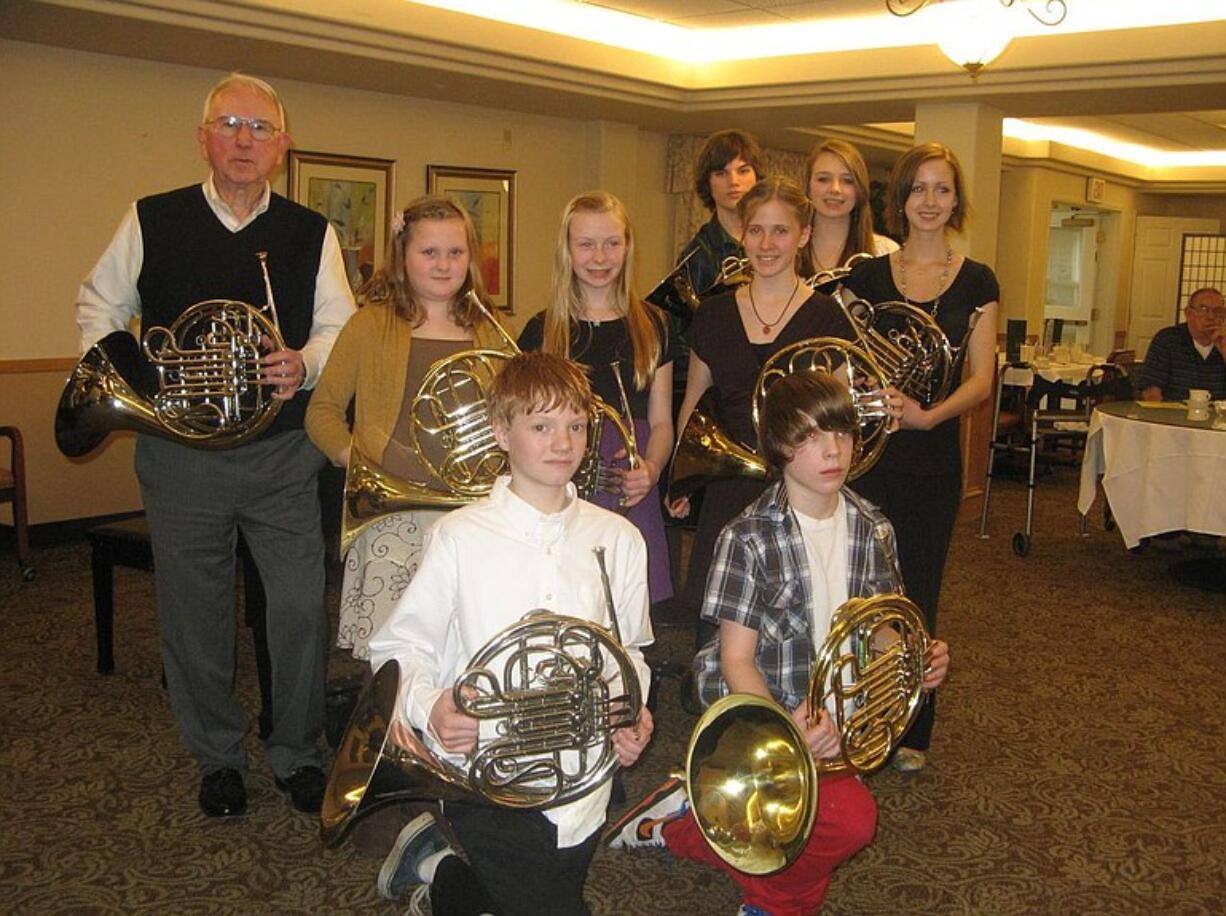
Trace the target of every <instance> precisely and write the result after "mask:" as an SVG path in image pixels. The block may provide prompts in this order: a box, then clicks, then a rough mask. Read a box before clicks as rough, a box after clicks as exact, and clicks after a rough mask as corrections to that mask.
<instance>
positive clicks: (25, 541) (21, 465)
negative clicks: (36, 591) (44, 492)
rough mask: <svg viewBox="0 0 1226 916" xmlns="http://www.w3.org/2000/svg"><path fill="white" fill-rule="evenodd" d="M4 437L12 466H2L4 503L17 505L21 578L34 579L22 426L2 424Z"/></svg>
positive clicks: (0, 481)
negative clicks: (7, 444)
mask: <svg viewBox="0 0 1226 916" xmlns="http://www.w3.org/2000/svg"><path fill="white" fill-rule="evenodd" d="M0 437H4V438H6V439H8V440H9V466H8V467H7V468H4V467H0V503H11V504H12V506H13V532H14V533H15V534H16V537H17V566H18V567H19V568H20V569H21V578H22V579H24V580H25V581H26V582H32V581H34V576H35V571H34V565H33V563H31V561H30V531H29V520H28V518H27V514H26V513H27V509H26V457H25V447H24V446H23V445H22V440H21V430H19V429H18V428H17V427H16V426H0Z"/></svg>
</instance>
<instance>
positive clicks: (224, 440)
mask: <svg viewBox="0 0 1226 916" xmlns="http://www.w3.org/2000/svg"><path fill="white" fill-rule="evenodd" d="M256 256H257V257H258V258H259V261H260V270H261V271H262V272H263V275H264V289H265V293H266V295H267V304H265V305H264V306H263V307H262V308H257V307H256V306H253V305H248V304H247V303H245V302H238V301H236V300H233V299H208V300H205V301H203V302H197V303H196V304H195V305H192V306H191V307H189V308H188V309H186V310H185V311H184V312H183V313H182V314H181V315H180V316H179V317H178V318H176V319H175V321H174V322H173V323H172V324H171V325H170V327H161V326H157V327H152V328H149V329H148V330H147V331H146V332H145V334H144V336H143V337H142V339H141V343H140V345H139V347H138V345H137V343H136V341H135V339H133V337H132V335H131V334H129V333H128V332H126V331H114V332H112V333H110V334H108V335H107V336H106V337H104V338H102V340H100V341H98V343H96V344H94V345H93V346H92V347H90V349H89V350H88V351H87V352H86V353H85V355H84V356H83V357H82V358H81V360H80V362H78V363H77V365H76V367H75V368H74V369H73V371H72V374H71V375H70V376H69V378H68V382H67V384H66V385H65V386H64V391H63V393H62V394H61V395H60V400H59V405H58V406H57V408H56V413H55V441H56V445H57V446H59V449H60V451H61V452H63V453H64V454H65V455H67V456H68V457H70V458H78V457H80V456H82V455H85V454H88V453H89V452H91V451H93V450H94V449H95V448H97V447H98V446H99V445H100V444H101V443H102V440H104V439H105V438H106V437H107V436H108V435H109V434H110V433H112V432H115V431H117V430H125V429H126V430H134V431H136V432H140V433H146V434H148V435H153V436H158V437H159V438H163V439H169V440H170V441H172V442H178V443H180V444H182V445H190V446H193V447H195V448H204V449H227V448H234V447H236V446H239V445H242V444H243V443H245V442H249V441H251V440H252V439H254V438H256V437H257V436H259V435H260V433H262V432H264V430H266V429H267V428H268V427H269V425H270V424H271V423H272V421H273V420H274V419H275V418H276V416H277V413H278V412H279V411H280V409H281V405H282V403H284V402H283V401H281V400H278V399H277V398H274V397H273V396H272V393H271V391H270V390H269V389H270V388H271V387H272V386H271V383H269V382H267V381H266V380H265V379H264V367H263V366H262V365H261V363H260V359H261V357H262V355H263V354H264V353H265V352H271V351H276V350H283V349H285V341H284V340H283V339H282V337H281V331H280V326H279V324H278V322H277V309H276V304H275V302H274V300H273V293H272V283H271V281H270V280H269V276H268V263H267V258H268V255H267V253H266V252H263V251H261V252H257V253H256ZM265 338H267V339H268V340H270V341H271V351H270V350H269V348H268V347H266V346H265V345H264V339H265ZM142 357H143V359H142ZM146 367H151V368H152V369H153V372H154V374H155V376H156V380H157V382H156V390H149V389H148V386H147V385H146V384H145V381H144V372H145V371H146Z"/></svg>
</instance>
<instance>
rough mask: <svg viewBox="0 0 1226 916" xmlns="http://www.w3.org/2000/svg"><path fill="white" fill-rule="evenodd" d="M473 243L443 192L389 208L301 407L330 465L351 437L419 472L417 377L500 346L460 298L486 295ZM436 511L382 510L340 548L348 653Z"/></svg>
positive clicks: (402, 468) (364, 652)
mask: <svg viewBox="0 0 1226 916" xmlns="http://www.w3.org/2000/svg"><path fill="white" fill-rule="evenodd" d="M476 252H477V237H476V231H475V230H474V229H473V224H472V220H471V219H470V218H469V215H468V214H467V213H466V212H465V211H464V210H463V208H461V207H460V206H459V205H457V204H456V203H454V202H453V201H451V200H448V199H446V198H444V197H436V196H426V197H419V198H417V199H416V200H414V201H412V202H410V203H409V205H408V206H407V207H405V208H404V209H403V210H401V211H399V212H397V213H396V214H395V215H394V216H393V218H392V237H391V240H390V241H389V243H388V253H387V259H386V262H385V263H386V265H387V266H386V267H385V268H384V269H383V270H380V271H379V272H377V273H376V274H375V275H374V276H373V277H371V279H370V280H369V281H368V282H367V283H366V284H365V285H364V286H363V287H362V288H361V289H360V290H358V294H357V298H358V303H359V305H360V306H362V307H361V308H359V310H358V312H357V313H356V314H355V315H354V316H353V317H352V318H351V319H350V320H349V322H348V324H346V325H345V327H344V329H343V330H342V331H341V333H340V336H339V337H338V338H337V341H336V346H335V348H334V349H333V351H332V357H331V358H330V359H329V360H328V365H327V366H326V367H325V369H324V372H323V374H322V375H321V376H320V379H319V383H318V384H317V385H316V386H315V392H314V395H313V397H312V398H311V404H310V407H309V408H308V409H307V416H306V430H307V434H308V435H309V436H310V437H311V441H313V442H314V443H315V445H316V446H317V447H318V448H319V449H320V451H322V452H323V453H324V454H325V455H327V457H328V458H329V459H331V461H332V463H333V464H336V465H338V466H340V467H346V466H347V465H348V463H349V458H350V451H351V449H353V448H356V449H357V450H358V451H359V452H360V453H361V454H362V455H363V456H364V457H365V458H366V460H368V461H370V462H373V463H374V464H376V465H378V466H379V467H380V468H382V469H383V470H384V471H386V472H388V473H389V474H392V475H394V476H396V477H399V478H402V479H404V480H412V481H418V482H422V481H426V480H428V479H429V474H428V472H427V470H426V468H424V467H423V466H422V463H421V461H420V459H419V458H418V457H417V455H416V454H415V453H414V451H413V449H412V448H411V447H410V445H409V443H410V441H411V432H412V423H413V420H412V411H411V405H412V401H413V398H414V396H415V395H416V393H417V391H418V389H419V387H420V386H421V383H422V381H423V379H424V378H425V376H426V374H427V373H428V371H429V370H430V367H431V366H433V365H434V364H435V363H436V362H437V361H438V360H441V359H445V358H447V357H449V356H452V355H453V354H456V353H460V352H462V351H464V350H471V349H474V348H478V347H480V348H487V347H488V348H494V349H500V348H502V346H503V343H502V340H501V338H500V337H499V336H498V334H497V332H496V331H495V330H494V329H493V328H492V327H491V326H490V324H489V322H487V321H485V320H484V319H483V318H482V317H481V315H480V314H479V311H478V310H477V309H476V308H475V307H474V306H473V305H472V304H471V303H470V302H469V300H468V293H469V291H470V290H471V291H473V292H475V293H476V294H477V295H478V296H480V297H484V295H485V289H484V286H483V285H482V282H481V276H480V272H479V271H478V266H477V258H476V257H475V254H476ZM483 301H484V298H483ZM350 400H352V401H353V409H354V413H353V417H354V422H353V428H352V430H351V429H350V427H349V422H348V420H347V417H346V412H347V409H348V406H349V402H350ZM441 515H442V511H441V510H432V509H415V510H413V511H407V512H397V513H393V514H391V515H387V516H384V517H382V518H380V519H379V520H378V521H376V522H374V523H373V524H372V525H371V526H370V527H368V528H366V530H365V531H363V532H362V533H361V534H360V535H359V536H358V538H357V540H356V541H355V542H354V545H353V547H352V548H351V549H350V550H349V552H348V554H347V555H346V557H345V577H344V584H343V586H342V591H341V607H340V622H339V626H338V628H337V645H338V646H340V647H341V648H344V649H349V650H351V651H352V652H353V655H354V657H355V658H359V659H365V658H368V657H369V652H368V648H367V643H368V641H369V639H370V635H371V634H372V633H373V632H374V631H375V630H376V629H377V628H378V627H379V625H380V624H381V623H382V622H383V621H384V620H385V619H386V618H387V616H388V614H389V613H391V610H392V608H393V606H394V605H395V604H396V601H397V600H398V599H399V598H400V596H401V594H403V592H404V590H405V588H406V587H407V586H408V584H409V580H410V579H411V578H412V577H413V574H414V573H415V572H416V570H417V565H418V561H419V559H420V557H421V552H422V550H423V547H424V540H425V533H426V531H427V529H428V528H429V527H430V525H431V524H433V522H434V521H435V520H436V519H437V518H439V517H440V516H441Z"/></svg>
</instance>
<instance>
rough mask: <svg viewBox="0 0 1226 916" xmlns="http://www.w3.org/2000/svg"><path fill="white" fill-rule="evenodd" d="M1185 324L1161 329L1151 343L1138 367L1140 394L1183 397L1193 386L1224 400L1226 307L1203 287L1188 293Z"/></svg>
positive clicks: (1156, 397) (1216, 294) (1216, 293)
mask: <svg viewBox="0 0 1226 916" xmlns="http://www.w3.org/2000/svg"><path fill="white" fill-rule="evenodd" d="M1184 315H1185V317H1186V319H1187V323H1186V324H1177V325H1173V326H1172V327H1169V328H1163V329H1162V330H1161V331H1159V332H1158V333H1157V334H1155V335H1154V339H1153V340H1151V341H1150V344H1149V350H1148V351H1146V354H1145V365H1144V366H1143V367H1142V369H1141V398H1142V399H1143V400H1146V401H1182V400H1185V399H1186V398H1187V397H1188V391H1189V390H1191V389H1193V388H1203V389H1205V390H1207V391H1208V392H1210V396H1211V397H1212V398H1213V399H1214V400H1220V399H1222V398H1226V305H1223V302H1222V294H1221V292H1219V291H1218V290H1216V289H1213V288H1212V287H1203V288H1201V289H1198V290H1197V291H1196V292H1194V293H1192V295H1190V296H1189V297H1188V304H1187V306H1185V307H1184Z"/></svg>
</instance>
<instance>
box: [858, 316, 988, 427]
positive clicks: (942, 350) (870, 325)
mask: <svg viewBox="0 0 1226 916" xmlns="http://www.w3.org/2000/svg"><path fill="white" fill-rule="evenodd" d="M834 299H835V301H836V302H838V303H839V307H840V308H841V309H842V310H843V313H844V315H846V316H847V321H848V323H849V324H850V325H851V328H852V332H853V333H854V335H855V342H856V343H857V344H858V345H859V346H860V347H861V348H862V349H863V350H865V351H866V352H868V353H870V354H872V356H873V359H874V360H875V361H876V363H877V365H878V366H879V367H880V368H881V371H882V373H883V374H882V375H881V376H880V378H881V380H882V385H885V386H889V387H893V388H897V389H898V390H899V391H901V392H902V393H903V394H905V395H907V396H908V397H910V398H912V399H913V400H915V401H917V402H918V403H919V404H920V405H921V406H923V407H931V406H932V405H933V404H936V403H938V402H939V401H943V400H944V399H945V398H946V396H947V395H948V394H949V391H950V388H951V387H952V386H953V383H954V381H955V380H956V378H957V373H958V370H959V369H960V367H961V363H960V362H956V361H955V358H956V356H957V354H958V353H960V352H962V351H963V350H964V348H962V347H960V348H959V349H958V350H957V351H955V350H954V348H953V347H951V346H950V343H949V338H948V337H946V336H945V332H944V331H942V330H941V327H940V325H938V324H937V322H936V319H935V318H933V317H932V315H930V314H929V313H928V312H926V311H924V310H923V309H922V308H919V307H918V306H915V305H912V304H911V303H909V302H879V303H877V304H875V305H874V304H873V303H871V302H866V301H865V300H863V299H855V300H853V301H852V302H850V303H847V304H845V303H844V302H843V300H842V299H841V298H840V297H838V296H835V297H834ZM978 314H979V312H978V311H976V312H975V313H974V315H972V323H971V325H970V328H968V330H967V334H968V336H969V334H970V331H971V330H973V329H974V320H975V319H977V316H978Z"/></svg>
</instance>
